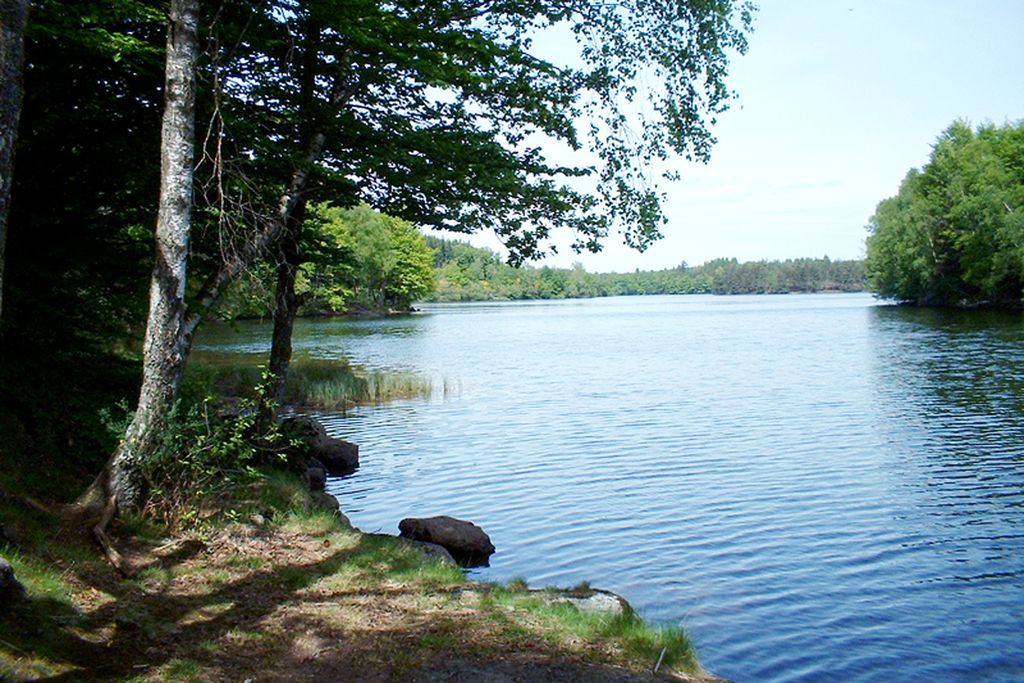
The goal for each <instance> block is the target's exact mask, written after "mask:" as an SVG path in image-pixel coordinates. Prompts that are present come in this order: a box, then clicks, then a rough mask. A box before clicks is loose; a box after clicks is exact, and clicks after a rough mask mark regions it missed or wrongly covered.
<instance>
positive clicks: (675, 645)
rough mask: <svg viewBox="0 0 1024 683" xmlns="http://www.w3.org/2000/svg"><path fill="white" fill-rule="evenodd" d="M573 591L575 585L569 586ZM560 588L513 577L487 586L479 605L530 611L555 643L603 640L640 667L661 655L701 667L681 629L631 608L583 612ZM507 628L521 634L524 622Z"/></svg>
mask: <svg viewBox="0 0 1024 683" xmlns="http://www.w3.org/2000/svg"><path fill="white" fill-rule="evenodd" d="M573 592H576V589H573V590H571V591H569V593H573ZM559 594H560V591H550V590H549V591H542V592H538V591H528V590H527V589H526V588H525V585H523V584H521V583H520V581H519V580H516V579H513V581H512V582H509V584H508V585H506V586H492V587H489V590H487V591H486V592H485V593H484V594H483V596H482V597H481V599H480V605H481V607H482V608H483V609H484V610H489V611H490V612H491V614H506V613H507V612H508V611H509V610H512V611H519V612H523V613H526V614H529V615H530V617H532V619H531V620H530V623H532V624H533V626H534V628H535V633H537V634H538V635H541V636H542V637H544V638H545V639H547V640H549V641H551V642H552V643H553V644H555V645H571V644H573V643H580V642H583V643H590V644H594V643H604V644H605V645H606V646H607V647H608V648H610V651H611V652H612V653H613V654H614V655H616V657H617V658H619V659H622V658H624V659H626V660H627V661H629V662H631V663H632V664H633V665H634V666H636V667H637V668H653V667H654V666H655V664H656V663H657V662H658V661H659V659H660V660H661V666H662V668H664V669H679V670H683V671H695V670H698V669H699V665H698V662H697V657H696V653H695V652H694V649H693V645H692V644H691V643H690V640H689V638H688V637H687V636H686V633H685V632H684V631H683V630H682V629H680V628H676V627H655V626H651V625H649V624H647V623H646V622H645V621H644V620H643V619H641V618H640V617H639V616H638V615H637V614H636V613H635V612H633V611H632V610H626V611H624V612H623V613H621V614H606V613H588V612H582V611H580V610H579V609H577V608H576V607H575V606H574V605H572V604H569V603H566V602H559V601H558V600H557V597H558V595H559ZM505 628H506V629H508V630H510V636H511V637H513V638H514V637H517V636H520V635H521V630H522V628H523V627H522V624H521V623H520V622H518V621H512V622H510V623H507V624H506V625H505ZM600 652H601V651H600V649H599V650H598V653H600ZM663 652H664V654H662V653H663ZM590 654H591V655H594V654H596V653H595V652H593V651H591V652H590ZM604 654H608V651H605V652H604ZM601 659H602V657H601V656H597V658H596V660H597V661H600V660H601Z"/></svg>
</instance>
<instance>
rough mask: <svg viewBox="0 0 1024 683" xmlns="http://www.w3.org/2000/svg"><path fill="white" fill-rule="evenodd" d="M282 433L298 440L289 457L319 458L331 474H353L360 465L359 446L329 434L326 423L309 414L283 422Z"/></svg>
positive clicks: (287, 437)
mask: <svg viewBox="0 0 1024 683" xmlns="http://www.w3.org/2000/svg"><path fill="white" fill-rule="evenodd" d="M281 434H282V435H284V437H285V438H286V439H288V440H289V441H295V442H297V443H296V444H295V445H294V446H292V447H291V448H289V450H288V453H289V459H290V460H292V461H293V462H294V461H297V462H299V463H305V462H306V461H309V460H317V461H318V462H319V464H320V466H321V467H323V468H324V469H325V470H326V471H327V473H328V474H335V475H339V474H351V473H352V472H355V471H356V469H357V468H358V467H359V446H357V445H356V444H354V443H350V442H348V441H345V440H343V439H336V438H334V437H332V436H328V435H327V431H326V430H325V429H324V426H323V425H322V424H320V423H319V422H317V420H315V419H314V418H312V417H310V416H308V415H291V416H289V417H286V418H284V419H283V420H282V421H281Z"/></svg>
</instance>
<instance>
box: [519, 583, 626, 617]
mask: <svg viewBox="0 0 1024 683" xmlns="http://www.w3.org/2000/svg"><path fill="white" fill-rule="evenodd" d="M530 592H531V593H537V594H538V595H540V596H541V597H542V598H543V599H544V601H545V602H548V603H552V604H569V605H573V606H574V607H575V608H576V609H578V610H579V611H580V612H583V613H584V614H607V615H609V616H614V617H617V616H621V615H624V614H631V613H632V612H633V608H632V607H631V606H630V604H629V603H628V602H627V601H626V599H625V598H624V597H622V596H621V595H616V594H615V593H612V592H611V591H606V590H601V589H599V588H589V587H587V588H574V589H571V590H559V589H554V590H552V589H546V590H539V591H530Z"/></svg>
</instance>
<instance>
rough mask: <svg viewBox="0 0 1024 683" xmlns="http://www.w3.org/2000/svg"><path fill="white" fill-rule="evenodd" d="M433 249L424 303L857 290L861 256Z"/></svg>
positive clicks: (445, 243) (438, 245)
mask: <svg viewBox="0 0 1024 683" xmlns="http://www.w3.org/2000/svg"><path fill="white" fill-rule="evenodd" d="M427 243H428V244H429V245H430V246H431V247H432V248H433V249H434V252H435V261H434V263H435V267H436V268H437V289H436V290H435V291H434V293H433V294H432V295H431V296H430V297H428V298H427V300H429V301H488V300H504V299H565V298H575V297H596V296H635V295H643V294H780V293H790V292H860V291H864V290H865V288H866V286H867V281H866V278H865V273H864V262H863V261H843V260H837V261H833V260H831V259H829V258H828V257H827V256H826V257H824V258H820V259H812V258H802V259H788V260H786V261H753V262H745V263H740V262H738V261H737V260H736V259H734V258H733V259H715V260H714V261H708V262H707V263H704V264H702V265H700V266H688V265H686V263H683V264H681V265H680V266H678V267H676V268H669V269H666V270H657V271H640V270H637V271H635V272H633V273H589V272H587V271H586V270H584V269H583V267H582V266H581V265H579V264H577V265H576V266H575V267H573V268H571V269H565V268H551V267H548V266H545V267H541V268H536V267H528V266H527V267H522V268H513V267H511V266H509V265H508V264H506V263H505V262H504V261H503V260H502V259H501V257H500V256H498V255H497V254H495V253H494V252H492V251H490V250H489V249H482V248H478V247H473V246H472V245H469V244H466V243H464V242H458V241H452V240H445V239H440V238H436V237H428V238H427Z"/></svg>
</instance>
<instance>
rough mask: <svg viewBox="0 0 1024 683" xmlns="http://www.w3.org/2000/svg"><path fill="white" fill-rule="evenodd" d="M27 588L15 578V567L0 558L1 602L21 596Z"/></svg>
mask: <svg viewBox="0 0 1024 683" xmlns="http://www.w3.org/2000/svg"><path fill="white" fill-rule="evenodd" d="M24 592H25V587H24V586H22V585H21V582H20V581H18V579H17V578H15V576H14V567H12V566H11V563H10V562H8V561H7V560H6V559H5V558H3V557H0V602H7V601H8V600H10V599H11V598H16V597H19V596H21V595H22V594H23V593H24Z"/></svg>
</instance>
